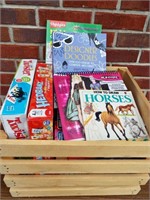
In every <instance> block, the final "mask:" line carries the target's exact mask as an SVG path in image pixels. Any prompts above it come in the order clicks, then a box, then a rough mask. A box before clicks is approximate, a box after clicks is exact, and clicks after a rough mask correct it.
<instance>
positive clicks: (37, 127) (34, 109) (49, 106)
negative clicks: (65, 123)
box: [27, 63, 53, 139]
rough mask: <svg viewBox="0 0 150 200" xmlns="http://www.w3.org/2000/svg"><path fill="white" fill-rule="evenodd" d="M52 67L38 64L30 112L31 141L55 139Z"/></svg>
mask: <svg viewBox="0 0 150 200" xmlns="http://www.w3.org/2000/svg"><path fill="white" fill-rule="evenodd" d="M52 81H53V79H52V68H51V65H47V64H45V63H38V64H37V68H36V73H35V78H34V83H33V88H32V93H31V100H30V104H29V110H28V120H27V121H28V128H29V135H30V138H31V139H53V83H52Z"/></svg>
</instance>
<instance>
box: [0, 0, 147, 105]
mask: <svg viewBox="0 0 150 200" xmlns="http://www.w3.org/2000/svg"><path fill="white" fill-rule="evenodd" d="M0 4H1V47H0V48H1V94H0V97H1V100H0V101H1V102H2V99H3V98H4V96H5V95H6V93H7V90H8V87H9V84H10V83H11V80H12V78H13V76H14V73H15V71H16V68H17V65H18V62H19V61H20V59H23V58H35V59H38V60H39V61H44V60H45V35H46V29H45V27H46V20H47V19H53V20H66V21H77V22H87V23H96V24H102V26H103V32H105V33H107V38H108V42H107V55H108V56H107V65H108V66H114V65H119V66H127V67H128V68H129V70H130V71H131V73H132V75H133V76H134V79H135V80H136V81H137V83H138V84H139V86H140V87H141V89H142V91H143V92H144V94H145V95H146V97H147V98H148V100H150V78H149V74H150V73H149V72H150V71H149V69H150V56H149V53H150V42H149V41H150V14H149V1H148V0H147V1H144V0H141V1H139V0H137V1H136V0H134V1H126V0H107V1H106V0H94V1H88V0H86V1H78V0H77V1H67V0H49V1H48V0H47V1H46V0H43V1H42V0H41V1H40V0H32V1H25V0H1V3H0Z"/></svg>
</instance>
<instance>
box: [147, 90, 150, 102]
mask: <svg viewBox="0 0 150 200" xmlns="http://www.w3.org/2000/svg"><path fill="white" fill-rule="evenodd" d="M146 98H147V99H148V101H150V91H147V92H146Z"/></svg>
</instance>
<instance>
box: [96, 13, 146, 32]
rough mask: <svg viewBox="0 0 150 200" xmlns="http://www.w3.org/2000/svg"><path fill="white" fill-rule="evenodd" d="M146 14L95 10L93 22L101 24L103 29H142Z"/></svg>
mask: <svg viewBox="0 0 150 200" xmlns="http://www.w3.org/2000/svg"><path fill="white" fill-rule="evenodd" d="M145 20H146V15H136V14H119V13H106V12H96V15H95V23H96V24H102V25H103V29H119V30H139V31H143V27H144V24H145Z"/></svg>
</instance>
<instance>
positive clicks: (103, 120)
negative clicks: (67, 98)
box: [79, 90, 148, 140]
mask: <svg viewBox="0 0 150 200" xmlns="http://www.w3.org/2000/svg"><path fill="white" fill-rule="evenodd" d="M79 93H80V102H81V109H82V116H83V125H84V130H85V137H86V140H136V139H139V138H140V139H142V140H148V133H147V131H146V128H145V126H144V122H143V120H142V118H141V116H140V113H139V111H138V108H137V105H136V103H135V101H134V98H133V95H132V93H131V91H100V90H80V91H79Z"/></svg>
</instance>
